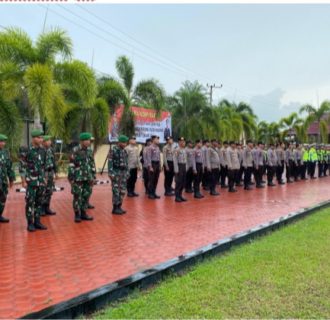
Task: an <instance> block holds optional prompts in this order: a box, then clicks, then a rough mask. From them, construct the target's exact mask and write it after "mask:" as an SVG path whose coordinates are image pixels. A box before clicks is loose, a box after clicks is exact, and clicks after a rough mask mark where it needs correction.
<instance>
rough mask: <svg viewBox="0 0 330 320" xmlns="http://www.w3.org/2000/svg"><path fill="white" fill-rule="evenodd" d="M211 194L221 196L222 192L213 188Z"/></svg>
mask: <svg viewBox="0 0 330 320" xmlns="http://www.w3.org/2000/svg"><path fill="white" fill-rule="evenodd" d="M210 195H211V196H219V195H220V193H219V192H217V191H216V190H215V189H211V192H210Z"/></svg>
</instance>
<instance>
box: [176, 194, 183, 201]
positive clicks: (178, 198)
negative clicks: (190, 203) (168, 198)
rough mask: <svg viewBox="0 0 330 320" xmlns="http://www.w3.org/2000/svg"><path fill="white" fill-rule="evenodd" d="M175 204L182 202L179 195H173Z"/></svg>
mask: <svg viewBox="0 0 330 320" xmlns="http://www.w3.org/2000/svg"><path fill="white" fill-rule="evenodd" d="M175 202H183V201H182V199H181V197H180V195H175Z"/></svg>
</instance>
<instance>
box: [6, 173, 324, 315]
mask: <svg viewBox="0 0 330 320" xmlns="http://www.w3.org/2000/svg"><path fill="white" fill-rule="evenodd" d="M104 179H105V177H104ZM58 185H62V186H64V187H65V191H63V192H57V193H55V194H54V196H53V202H52V204H53V206H52V207H53V209H55V210H56V211H57V215H56V216H53V217H45V218H43V222H44V223H45V224H46V225H47V226H48V230H47V231H38V232H35V233H28V232H27V231H26V221H25V216H24V194H19V193H14V192H11V193H10V195H9V199H8V202H7V206H6V209H5V214H4V215H5V216H7V217H9V218H11V222H10V223H9V224H1V225H0V318H14V317H19V316H22V315H24V314H27V313H30V312H33V311H37V310H41V309H43V308H46V307H48V306H50V305H53V304H56V303H59V302H61V301H64V300H67V299H70V298H73V297H75V296H77V295H79V294H82V293H84V292H87V291H90V290H93V289H96V288H98V287H100V286H102V285H105V284H107V283H110V282H113V281H115V280H118V279H120V278H123V277H126V276H128V275H130V274H132V273H135V272H137V271H141V270H143V269H145V268H150V267H152V266H154V265H156V264H158V263H161V262H163V261H166V260H168V259H171V258H174V257H176V256H178V255H180V254H184V253H186V252H189V251H191V250H194V249H196V248H199V247H201V246H204V245H207V244H209V243H212V242H214V241H216V240H219V239H221V238H225V237H227V236H230V235H232V234H234V233H237V232H240V231H243V230H246V229H249V228H251V227H253V226H256V225H259V224H260V223H264V222H267V221H270V220H272V219H274V218H277V217H280V216H283V215H285V214H287V213H289V212H292V211H296V210H298V209H301V208H304V207H308V206H311V205H314V204H317V203H319V202H322V201H324V200H328V199H329V193H330V184H329V178H323V179H316V180H313V181H300V182H296V183H293V184H290V185H284V186H276V187H274V188H265V189H257V190H253V191H244V190H243V189H242V188H240V189H239V192H238V193H235V194H230V193H228V192H227V191H222V192H221V196H219V197H211V196H209V195H207V196H206V197H205V198H204V199H202V200H195V199H193V198H192V196H191V195H187V198H188V202H186V203H175V202H174V199H173V198H164V197H162V198H161V199H160V200H154V201H153V200H149V199H147V198H146V197H145V195H144V194H142V193H143V192H142V182H141V180H139V181H138V189H139V191H140V193H141V196H140V197H138V198H129V199H126V200H125V202H124V208H125V209H127V210H128V213H127V214H126V215H124V216H114V215H112V214H111V208H112V205H111V192H110V186H109V185H100V186H95V189H94V193H93V196H92V201H91V202H92V203H93V204H94V205H95V206H96V209H95V210H90V213H91V214H93V216H94V217H95V220H94V221H93V222H82V223H80V224H75V223H74V222H73V211H72V206H71V204H72V197H71V194H70V192H69V189H68V184H67V183H66V182H65V181H64V180H61V181H59V182H58ZM158 189H159V190H163V188H162V187H159V188H158ZM221 190H223V189H221ZM159 193H161V192H159Z"/></svg>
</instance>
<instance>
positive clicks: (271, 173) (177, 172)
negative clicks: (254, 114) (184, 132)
mask: <svg viewBox="0 0 330 320" xmlns="http://www.w3.org/2000/svg"><path fill="white" fill-rule="evenodd" d="M160 154H161V151H160V148H159V137H158V136H153V137H151V139H148V140H147V141H146V144H145V147H144V149H143V151H142V161H141V162H142V163H143V179H144V185H145V191H146V193H147V194H148V197H149V199H159V198H160V197H159V196H158V195H157V193H156V189H157V183H158V177H159V173H160V171H161V165H160ZM317 164H318V175H319V177H323V176H327V171H328V169H329V168H330V148H329V146H324V145H320V146H316V145H315V144H312V145H301V144H298V143H288V144H286V145H285V144H284V143H277V144H276V145H275V144H272V143H271V144H269V145H268V146H265V144H264V143H262V142H258V143H253V142H252V141H247V142H246V145H245V146H242V144H240V143H236V142H234V141H231V142H227V141H225V142H223V143H222V142H221V141H218V140H216V139H213V140H211V141H209V140H204V141H201V140H196V141H195V143H193V142H192V141H186V140H185V139H184V138H183V137H181V138H180V139H179V140H178V145H177V146H175V145H174V143H173V139H172V137H168V138H167V143H166V145H165V146H164V147H163V168H164V175H165V180H164V188H165V196H175V201H176V202H184V201H187V199H186V198H184V197H183V191H185V192H186V193H194V198H196V199H201V198H203V197H204V196H203V194H202V193H201V188H203V190H205V191H208V192H209V193H210V195H212V196H218V195H220V193H219V192H218V191H217V186H218V185H220V186H221V188H224V189H228V191H229V192H237V187H241V186H244V190H252V189H253V187H252V186H253V185H254V184H255V185H256V188H264V187H265V184H266V183H267V185H268V186H269V187H274V186H275V183H274V180H275V178H276V180H277V183H278V184H285V182H284V179H283V175H284V172H285V174H286V182H287V183H292V182H294V181H298V180H299V179H301V180H305V179H306V178H307V175H308V176H309V177H310V178H311V179H314V178H315V168H316V165H317ZM265 175H266V176H267V181H264V180H263V177H264V176H265ZM252 177H254V182H252ZM173 179H174V180H175V189H173V188H172V183H173ZM242 182H243V183H242Z"/></svg>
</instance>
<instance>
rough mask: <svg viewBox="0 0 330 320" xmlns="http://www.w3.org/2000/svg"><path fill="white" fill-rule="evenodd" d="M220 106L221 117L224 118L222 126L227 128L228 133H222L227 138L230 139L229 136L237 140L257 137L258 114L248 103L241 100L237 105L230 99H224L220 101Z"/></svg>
mask: <svg viewBox="0 0 330 320" xmlns="http://www.w3.org/2000/svg"><path fill="white" fill-rule="evenodd" d="M218 108H219V114H220V117H221V118H222V127H224V128H227V129H226V130H225V131H226V132H227V133H224V134H222V135H223V136H224V137H225V136H226V138H225V139H229V138H228V137H232V138H231V139H236V140H246V139H253V138H255V136H256V131H257V116H256V115H255V114H254V112H253V110H252V108H251V107H250V106H249V105H248V104H246V103H245V102H240V103H239V104H238V105H237V104H235V103H231V102H229V101H228V100H222V101H220V102H219V104H218ZM235 130H236V132H235ZM229 132H231V133H229ZM234 137H235V138H234ZM237 137H238V138H237Z"/></svg>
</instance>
